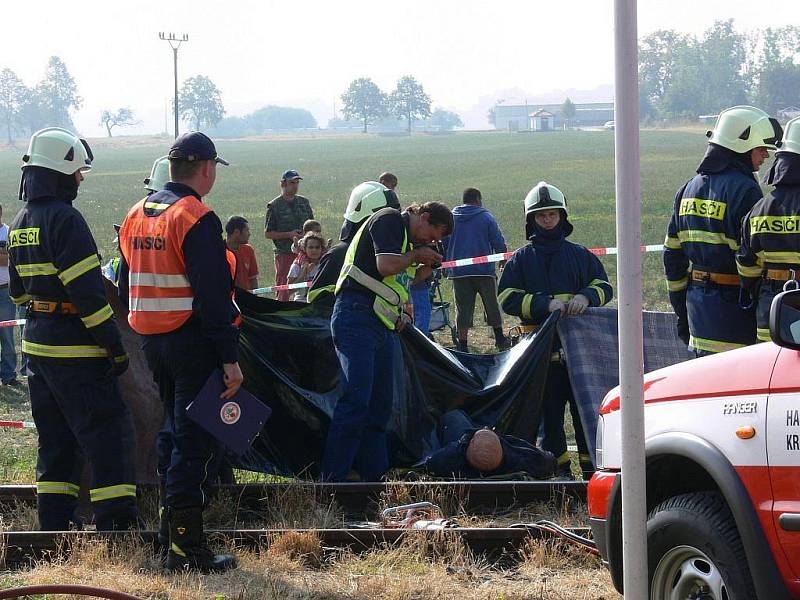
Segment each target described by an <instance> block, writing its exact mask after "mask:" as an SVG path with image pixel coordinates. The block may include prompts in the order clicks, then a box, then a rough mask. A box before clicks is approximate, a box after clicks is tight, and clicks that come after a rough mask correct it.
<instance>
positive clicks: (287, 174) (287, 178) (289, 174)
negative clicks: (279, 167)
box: [281, 169, 302, 181]
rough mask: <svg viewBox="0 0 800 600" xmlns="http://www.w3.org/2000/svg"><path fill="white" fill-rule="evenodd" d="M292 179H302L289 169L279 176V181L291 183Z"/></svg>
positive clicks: (298, 174)
mask: <svg viewBox="0 0 800 600" xmlns="http://www.w3.org/2000/svg"><path fill="white" fill-rule="evenodd" d="M294 179H302V177H300V173H298V172H297V171H295V170H294V169H289V170H288V171H284V172H283V175H281V181H292V180H294Z"/></svg>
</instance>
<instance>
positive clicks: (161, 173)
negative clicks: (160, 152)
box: [144, 156, 169, 192]
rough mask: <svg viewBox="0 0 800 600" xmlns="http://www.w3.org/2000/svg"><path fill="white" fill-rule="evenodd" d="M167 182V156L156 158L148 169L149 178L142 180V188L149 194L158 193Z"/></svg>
mask: <svg viewBox="0 0 800 600" xmlns="http://www.w3.org/2000/svg"><path fill="white" fill-rule="evenodd" d="M168 181H169V156H162V157H161V158H157V159H156V160H155V162H154V163H153V168H152V169H150V177H146V178H145V180H144V187H145V188H146V189H148V190H150V191H151V192H160V191H161V190H163V189H164V185H165V184H166V183H167V182H168Z"/></svg>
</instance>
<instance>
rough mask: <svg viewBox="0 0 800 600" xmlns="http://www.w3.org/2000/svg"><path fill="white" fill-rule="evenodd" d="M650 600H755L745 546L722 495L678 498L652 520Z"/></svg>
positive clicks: (652, 514)
mask: <svg viewBox="0 0 800 600" xmlns="http://www.w3.org/2000/svg"><path fill="white" fill-rule="evenodd" d="M647 559H648V567H649V573H650V600H689V599H697V600H746V599H750V598H755V597H756V595H755V591H754V589H753V582H752V578H751V576H750V570H749V568H748V566H747V559H746V558H745V553H744V548H743V547H742V541H741V539H740V537H739V532H738V531H737V529H736V523H735V522H734V520H733V515H731V512H730V510H729V509H728V505H727V504H726V503H725V500H724V499H723V498H722V496H721V495H720V494H718V493H713V492H695V493H691V494H681V495H679V496H673V497H672V498H668V499H667V500H665V501H663V502H662V503H661V504H659V505H658V506H656V507H655V508H654V509H653V510H652V511H651V512H650V514H649V515H648V518H647Z"/></svg>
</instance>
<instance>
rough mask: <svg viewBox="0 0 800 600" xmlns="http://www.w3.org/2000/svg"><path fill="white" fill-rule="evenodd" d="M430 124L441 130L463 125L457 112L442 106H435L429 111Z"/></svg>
mask: <svg viewBox="0 0 800 600" xmlns="http://www.w3.org/2000/svg"><path fill="white" fill-rule="evenodd" d="M429 122H430V124H431V125H433V126H434V127H436V128H438V129H439V130H441V131H450V130H452V129H454V128H456V127H463V126H464V123H463V121H462V120H461V117H460V116H458V114H457V113H454V112H452V111H449V110H444V109H443V108H437V109H436V110H434V111H433V112H432V113H431V118H430V120H429Z"/></svg>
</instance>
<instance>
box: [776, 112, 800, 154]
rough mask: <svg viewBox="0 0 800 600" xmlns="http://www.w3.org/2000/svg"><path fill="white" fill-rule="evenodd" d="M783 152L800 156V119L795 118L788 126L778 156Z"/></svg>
mask: <svg viewBox="0 0 800 600" xmlns="http://www.w3.org/2000/svg"><path fill="white" fill-rule="evenodd" d="M783 152H792V153H794V154H800V117H795V118H794V119H792V120H791V121H789V122H788V123H787V124H786V129H785V130H784V134H783V143H782V144H781V147H780V148H778V154H781V153H783Z"/></svg>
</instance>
